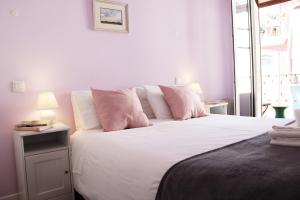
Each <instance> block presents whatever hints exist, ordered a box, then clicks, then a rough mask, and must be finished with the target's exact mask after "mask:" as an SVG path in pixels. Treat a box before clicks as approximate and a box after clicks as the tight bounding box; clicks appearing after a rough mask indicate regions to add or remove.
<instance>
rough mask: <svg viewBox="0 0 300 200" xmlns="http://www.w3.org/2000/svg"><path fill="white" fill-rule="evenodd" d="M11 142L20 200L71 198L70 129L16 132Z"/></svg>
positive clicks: (60, 127)
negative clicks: (14, 156)
mask: <svg viewBox="0 0 300 200" xmlns="http://www.w3.org/2000/svg"><path fill="white" fill-rule="evenodd" d="M14 143H15V155H16V166H17V174H18V187H19V199H20V200H46V199H47V200H72V199H74V194H73V185H72V173H71V162H70V153H71V152H70V136H69V127H67V126H66V125H64V124H61V123H57V124H55V125H54V126H53V128H51V129H48V130H45V131H43V132H31V131H15V134H14Z"/></svg>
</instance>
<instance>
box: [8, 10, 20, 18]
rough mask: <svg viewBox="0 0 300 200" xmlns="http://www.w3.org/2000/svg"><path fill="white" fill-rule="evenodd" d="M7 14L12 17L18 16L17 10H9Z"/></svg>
mask: <svg viewBox="0 0 300 200" xmlns="http://www.w3.org/2000/svg"><path fill="white" fill-rule="evenodd" d="M9 14H10V15H11V16H13V17H18V16H19V11H18V10H10V11H9Z"/></svg>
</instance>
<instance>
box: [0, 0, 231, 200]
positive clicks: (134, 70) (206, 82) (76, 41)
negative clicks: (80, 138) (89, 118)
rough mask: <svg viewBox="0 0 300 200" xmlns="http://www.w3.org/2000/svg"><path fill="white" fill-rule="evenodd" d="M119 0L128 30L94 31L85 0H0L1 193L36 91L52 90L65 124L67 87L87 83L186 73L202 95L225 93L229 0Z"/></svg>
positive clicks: (122, 83)
mask: <svg viewBox="0 0 300 200" xmlns="http://www.w3.org/2000/svg"><path fill="white" fill-rule="evenodd" d="M124 1H125V2H128V3H129V23H130V33H129V34H123V33H111V32H99V31H93V30H92V6H91V5H92V1H91V0H78V1H73V0H63V1H61V0H51V1H39V0H27V1H23V0H2V1H1V2H0V24H1V27H0V74H1V78H0V93H1V100H0V127H1V129H0V197H1V196H3V195H7V194H11V193H15V192H16V191H17V188H16V174H15V166H14V165H15V164H14V156H13V142H12V127H13V125H14V124H15V123H16V122H18V121H21V120H24V119H34V118H36V117H37V113H36V111H35V110H34V106H35V102H36V97H37V93H38V92H39V91H44V90H52V91H55V93H56V96H57V98H58V102H59V104H60V108H59V109H58V110H57V114H58V119H59V120H61V121H63V122H65V123H67V124H69V125H71V126H73V118H72V110H71V105H70V97H69V93H70V91H71V90H78V89H88V88H89V87H90V86H92V87H97V88H107V89H115V88H126V87H131V86H136V85H143V84H158V83H165V84H170V83H173V81H174V78H175V77H176V76H177V77H186V76H191V79H194V80H199V81H200V82H201V84H202V85H203V90H204V91H205V92H206V96H207V97H211V98H226V97H231V95H232V92H231V88H232V87H231V82H232V76H231V73H232V53H231V52H232V48H231V37H230V35H231V27H230V0H201V1H199V0H186V1H183V0H164V1H161V0H143V1H141V0H127V1H126V0H124ZM11 9H17V10H18V11H19V17H13V16H10V15H9V11H10V10H11ZM210 18H211V19H210ZM12 80H25V81H26V83H27V87H28V91H27V92H26V93H24V94H17V93H11V91H10V82H11V81H12ZM211 84H212V85H213V87H212V85H211Z"/></svg>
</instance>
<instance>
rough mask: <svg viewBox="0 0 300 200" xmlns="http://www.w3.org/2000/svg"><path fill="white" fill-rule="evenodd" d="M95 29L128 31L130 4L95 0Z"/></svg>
mask: <svg viewBox="0 0 300 200" xmlns="http://www.w3.org/2000/svg"><path fill="white" fill-rule="evenodd" d="M93 15H94V29H95V30H103V31H115V32H124V33H128V32H129V28H128V4H126V3H119V2H113V1H107V0H93Z"/></svg>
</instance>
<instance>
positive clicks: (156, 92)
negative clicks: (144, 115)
mask: <svg viewBox="0 0 300 200" xmlns="http://www.w3.org/2000/svg"><path fill="white" fill-rule="evenodd" d="M145 89H146V93H147V99H148V101H149V104H150V105H151V108H152V110H153V112H154V115H155V117H156V118H157V119H172V114H171V111H170V108H169V106H168V104H167V102H166V101H165V99H164V95H163V93H162V91H161V90H160V88H159V87H158V86H145Z"/></svg>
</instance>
